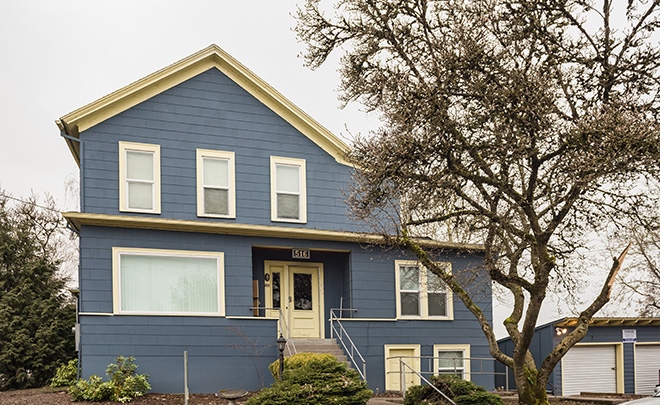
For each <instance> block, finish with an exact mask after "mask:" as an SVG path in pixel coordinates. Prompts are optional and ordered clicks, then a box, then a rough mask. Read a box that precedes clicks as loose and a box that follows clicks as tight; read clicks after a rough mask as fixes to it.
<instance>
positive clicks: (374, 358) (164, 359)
mask: <svg viewBox="0 0 660 405" xmlns="http://www.w3.org/2000/svg"><path fill="white" fill-rule="evenodd" d="M57 125H58V126H59V128H60V131H61V135H62V136H63V137H64V138H65V140H66V142H67V144H68V146H69V148H70V151H71V153H72V155H73V158H74V159H75V160H76V162H77V163H78V165H79V167H80V194H81V195H80V198H81V199H80V206H81V210H80V212H67V213H64V216H65V217H66V219H67V220H68V222H69V224H70V226H71V227H72V228H73V229H75V230H76V231H77V232H78V233H79V235H80V269H79V283H80V295H79V301H78V307H79V308H78V309H79V313H78V319H79V325H78V330H79V334H78V337H77V339H78V351H79V356H80V364H81V368H82V375H83V377H84V378H87V377H89V376H90V375H92V374H98V375H103V374H104V371H105V368H106V366H107V365H108V364H110V363H112V362H113V361H114V359H115V357H116V356H117V355H125V356H134V357H135V358H136V363H137V364H138V365H139V367H140V368H139V372H142V373H146V374H149V375H150V382H151V384H152V386H153V390H154V391H156V392H183V390H184V383H183V382H184V360H183V358H184V352H186V353H187V358H188V381H189V387H190V391H191V392H214V391H217V390H220V389H231V388H244V389H248V390H258V389H259V388H261V387H262V386H264V385H268V384H269V383H270V382H271V381H272V377H271V376H270V375H269V373H268V371H267V369H266V367H267V365H268V364H270V363H271V362H273V361H275V360H277V358H278V356H279V352H278V349H277V345H276V340H277V338H278V337H279V336H280V335H282V336H283V337H284V338H286V339H287V341H288V344H287V349H286V353H287V354H289V353H293V352H295V351H301V350H306V351H307V350H313V349H310V347H314V343H325V342H327V339H330V338H331V337H332V340H333V341H336V338H337V335H341V337H342V338H343V340H342V342H348V339H347V337H348V336H350V338H351V340H352V342H353V343H354V346H351V345H350V344H349V343H346V346H345V347H346V350H347V351H348V352H350V353H354V354H355V355H354V357H355V365H354V367H356V368H357V369H358V370H360V372H361V373H364V374H365V375H364V377H365V379H366V380H367V382H368V385H369V387H370V388H372V389H374V390H376V389H378V390H380V391H383V390H398V389H400V388H401V387H400V385H401V379H400V377H399V368H400V363H399V359H398V358H397V356H404V357H406V361H407V364H410V366H411V367H413V368H414V369H417V370H419V371H421V372H450V371H451V372H458V373H460V374H461V375H462V376H463V377H464V378H466V379H472V380H473V381H475V382H477V383H478V384H480V385H483V386H486V387H487V388H493V383H494V377H493V374H492V372H493V370H494V364H493V362H492V361H490V362H488V363H487V364H486V365H485V366H484V365H483V362H479V364H481V365H480V366H479V370H478V371H479V373H477V372H476V371H477V370H475V367H476V366H475V364H477V363H475V362H473V361H471V360H470V358H484V357H490V356H489V351H488V345H487V342H486V340H485V338H484V337H483V336H482V333H481V331H480V328H479V325H478V324H477V322H476V321H475V320H474V319H473V317H472V315H471V314H470V313H469V312H468V311H467V310H466V308H465V307H464V306H463V305H462V304H461V303H460V301H459V300H457V299H454V297H452V294H451V292H450V291H449V290H448V289H447V288H446V287H445V286H444V285H442V284H441V283H434V282H433V281H434V277H435V276H434V275H433V274H432V273H430V272H428V273H427V272H426V270H425V269H424V268H423V267H422V266H420V265H419V264H418V263H417V262H416V261H415V260H414V258H413V257H412V256H411V255H409V254H407V253H405V252H401V251H394V250H392V249H387V248H385V247H384V246H383V245H382V242H383V239H382V238H381V237H379V236H378V235H373V234H367V233H363V232H361V227H363V225H361V224H359V223H357V222H353V221H350V220H349V219H348V215H347V208H346V206H345V204H344V201H343V199H344V197H343V190H347V189H348V185H349V182H350V178H351V173H352V170H353V168H352V167H351V165H350V164H349V163H348V162H347V160H346V154H347V152H348V151H349V147H348V146H347V145H346V144H345V143H344V142H342V141H341V140H340V139H339V138H337V137H336V136H334V135H333V134H331V133H330V132H329V131H328V130H327V129H325V128H323V127H322V126H321V125H320V124H319V123H317V122H316V121H314V120H313V119H312V118H311V117H309V116H308V115H307V114H305V113H304V112H303V111H301V110H300V109H299V108H298V107H296V106H295V105H293V104H292V103H291V102H290V101H288V100H287V99H286V98H285V97H284V96H282V95H281V94H280V93H278V92H277V91H276V90H274V89H273V88H272V87H271V86H269V85H268V84H267V83H265V82H264V81H263V80H261V79H260V78H259V77H257V76H256V75H255V74H254V73H252V72H251V71H250V70H248V69H247V68H246V67H245V66H243V65H241V64H240V63H239V62H238V61H236V60H235V59H234V58H232V57H231V56H230V55H228V54H227V53H225V52H224V51H223V50H221V49H220V48H218V47H217V46H214V45H213V46H210V47H208V48H206V49H203V50H202V51H200V52H198V53H195V54H193V55H191V56H189V57H187V58H185V59H183V60H181V61H179V62H176V63H174V64H173V65H171V66H169V67H166V68H165V69H162V70H160V71H158V72H155V73H153V74H151V75H149V76H147V77H145V78H143V79H141V80H139V81H137V82H135V83H132V84H130V85H128V86H126V87H124V88H122V89H120V90H117V91H116V92H114V93H112V94H110V95H108V96H105V97H103V98H101V99H99V100H97V101H94V102H92V103H91V104H88V105H86V106H84V107H82V108H80V109H78V110H75V111H73V112H71V113H69V114H67V115H65V116H63V117H62V118H61V119H59V120H58V121H57ZM425 243H426V244H427V245H429V246H430V247H433V248H435V250H436V251H437V257H436V259H437V260H438V261H439V262H442V263H445V264H446V266H448V268H450V269H451V271H454V272H461V271H468V270H471V269H472V268H473V267H475V266H477V265H479V264H480V263H481V262H482V260H483V255H482V252H481V251H480V248H479V246H467V245H458V244H453V243H442V242H436V241H432V240H427V241H426V242H425ZM484 284H485V285H484V286H483V298H482V300H481V301H480V302H479V305H480V306H481V307H482V308H484V309H485V311H486V312H487V313H488V314H490V313H491V294H490V284H489V283H487V282H485V283H484ZM339 308H341V310H339ZM340 347H343V346H340ZM358 351H359V353H360V355H361V356H362V359H361V358H360V356H358V355H357V352H358ZM362 360H364V362H363V361H362ZM365 364H366V366H365ZM365 370H366V373H365ZM482 372H485V373H483V374H482ZM406 381H407V382H406V383H407V384H409V383H413V382H417V381H419V378H418V377H417V376H416V375H414V374H412V373H410V375H409V376H407V380H406Z"/></svg>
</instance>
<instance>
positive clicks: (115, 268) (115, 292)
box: [112, 247, 225, 316]
mask: <svg viewBox="0 0 660 405" xmlns="http://www.w3.org/2000/svg"><path fill="white" fill-rule="evenodd" d="M122 254H133V255H146V256H178V257H190V258H195V257H204V258H215V259H217V264H218V312H214V313H209V312H202V313H196V312H151V311H147V312H142V311H140V312H137V311H123V310H122V309H121V271H120V269H121V266H120V260H121V255H122ZM112 296H113V313H114V314H116V315H149V316H225V259H224V253H223V252H202V251H191V250H165V249H143V248H127V247H113V248H112Z"/></svg>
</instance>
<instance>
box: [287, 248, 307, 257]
mask: <svg viewBox="0 0 660 405" xmlns="http://www.w3.org/2000/svg"><path fill="white" fill-rule="evenodd" d="M291 256H292V257H293V258H294V259H309V258H310V257H311V254H310V252H309V249H291Z"/></svg>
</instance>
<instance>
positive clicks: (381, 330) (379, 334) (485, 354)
mask: <svg viewBox="0 0 660 405" xmlns="http://www.w3.org/2000/svg"><path fill="white" fill-rule="evenodd" d="M342 325H343V326H344V328H346V330H347V332H348V334H349V335H350V337H351V339H352V340H353V342H354V343H355V344H356V346H357V347H358V349H359V350H360V352H361V354H362V355H363V357H364V358H365V360H366V362H367V382H368V384H369V388H371V389H372V390H378V391H380V392H383V391H384V389H385V345H403V344H408V345H419V346H420V349H421V355H422V356H426V357H432V356H433V345H436V344H469V345H470V357H471V358H473V359H478V358H479V359H483V358H486V359H489V360H486V361H483V362H481V361H477V360H474V361H472V362H471V368H472V375H471V380H472V381H473V382H474V383H476V384H478V385H480V386H483V387H485V388H486V389H488V390H492V389H493V388H494V371H495V362H494V360H493V359H492V357H491V356H490V351H489V348H488V344H487V342H486V340H485V338H484V337H483V334H482V333H481V331H480V330H479V328H478V327H474V326H475V325H474V322H473V327H470V328H467V329H466V328H460V327H454V323H453V322H447V323H442V322H432V321H431V322H429V321H397V322H394V321H392V322H385V321H360V320H351V321H343V322H342ZM432 364H433V363H432V362H431V363H430V364H429V360H428V359H427V360H425V361H422V364H421V371H422V372H424V373H427V372H430V371H431V369H432V367H433V366H432ZM477 371H479V372H482V373H483V374H477ZM426 376H427V377H428V374H427V375H426Z"/></svg>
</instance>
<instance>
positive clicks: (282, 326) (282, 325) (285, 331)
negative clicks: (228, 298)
mask: <svg viewBox="0 0 660 405" xmlns="http://www.w3.org/2000/svg"><path fill="white" fill-rule="evenodd" d="M254 310H257V311H277V313H278V321H279V330H278V332H279V333H280V335H281V336H282V337H283V338H284V339H286V349H287V351H288V354H289V356H292V355H294V354H296V353H298V350H297V349H296V344H295V343H294V342H293V340H291V331H290V330H289V325H288V324H287V323H286V320H285V319H284V312H283V311H282V308H269V307H250V311H254Z"/></svg>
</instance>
